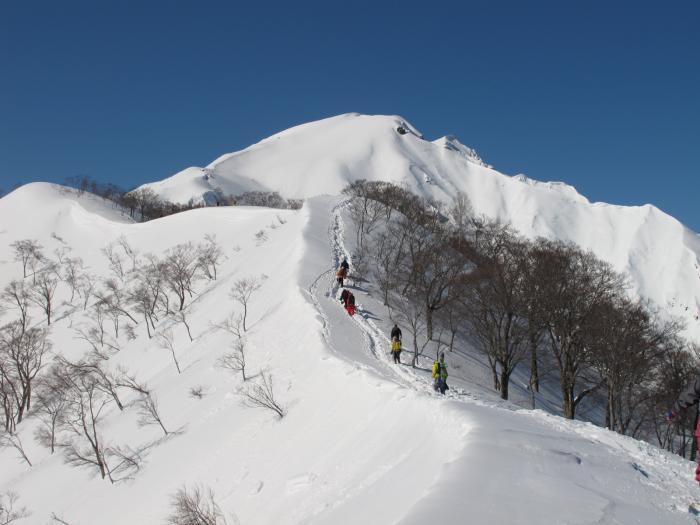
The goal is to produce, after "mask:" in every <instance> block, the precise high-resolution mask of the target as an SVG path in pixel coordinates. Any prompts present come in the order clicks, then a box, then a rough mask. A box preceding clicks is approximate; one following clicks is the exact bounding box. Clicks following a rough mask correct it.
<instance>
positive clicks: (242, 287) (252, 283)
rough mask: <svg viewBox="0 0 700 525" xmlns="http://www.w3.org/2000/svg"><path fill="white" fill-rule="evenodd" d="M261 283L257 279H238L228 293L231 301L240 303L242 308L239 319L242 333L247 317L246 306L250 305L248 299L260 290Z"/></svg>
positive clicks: (244, 329)
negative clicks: (241, 314)
mask: <svg viewBox="0 0 700 525" xmlns="http://www.w3.org/2000/svg"><path fill="white" fill-rule="evenodd" d="M261 286H262V283H261V282H260V279H259V278H257V277H246V278H244V279H238V280H237V281H236V282H235V283H233V288H231V291H230V292H229V295H230V296H231V298H232V299H234V300H235V301H237V302H238V303H240V305H241V306H242V307H243V316H242V318H241V320H242V324H243V331H244V332H245V331H246V330H247V328H246V318H247V317H248V304H249V303H250V298H251V296H252V295H253V293H255V292H256V291H257V290H259V289H260V287H261Z"/></svg>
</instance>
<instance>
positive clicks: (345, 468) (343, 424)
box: [0, 184, 700, 525]
mask: <svg viewBox="0 0 700 525" xmlns="http://www.w3.org/2000/svg"><path fill="white" fill-rule="evenodd" d="M341 211H342V200H341V199H338V198H330V197H322V198H314V199H311V200H309V201H308V202H307V203H306V205H305V206H304V208H303V209H302V210H300V211H297V212H292V211H280V210H269V209H261V208H206V209H198V210H193V211H190V212H186V213H182V214H178V215H174V216H170V217H166V218H164V219H159V220H155V221H151V222H148V223H144V224H132V223H129V221H127V220H125V219H123V218H121V217H119V216H118V215H116V214H114V213H113V211H112V210H111V209H110V208H109V207H108V206H105V205H104V204H101V203H100V201H99V200H96V199H92V198H87V197H85V196H84V197H80V198H78V197H76V196H75V195H72V194H63V193H61V192H60V191H59V189H58V188H57V187H55V186H51V185H45V184H33V185H28V186H25V187H23V188H21V189H20V190H17V191H15V192H13V193H12V194H10V195H8V196H6V197H4V198H3V199H0V224H3V225H5V226H4V227H5V229H4V231H3V232H2V234H1V236H0V239H2V241H1V242H0V259H2V260H3V261H4V263H3V266H2V272H1V273H0V286H4V285H5V284H6V283H7V282H8V281H9V280H10V279H12V278H19V277H20V276H21V274H20V272H21V270H20V268H19V264H18V263H15V262H13V261H11V259H12V257H11V250H10V247H9V244H10V243H11V242H13V241H14V240H16V239H21V238H27V237H29V238H36V239H38V240H39V241H40V242H41V243H42V244H43V245H44V247H45V248H46V251H47V252H49V253H50V252H51V250H52V249H54V248H60V247H64V246H66V245H69V246H71V248H72V251H73V253H74V254H75V255H79V256H81V257H83V259H85V261H86V262H87V264H89V265H90V269H91V271H92V272H94V273H96V274H99V275H102V276H106V275H107V273H108V270H107V267H106V264H105V261H104V258H103V257H102V256H101V254H100V249H101V248H102V247H104V246H105V245H106V244H107V243H109V242H110V241H113V240H115V239H117V238H118V237H119V236H122V235H123V236H124V237H125V238H126V239H128V241H129V242H130V243H131V244H132V246H134V247H135V248H137V249H138V250H140V251H141V253H147V252H152V253H161V252H162V251H163V250H164V249H166V248H168V247H170V246H172V245H174V244H176V243H179V242H186V241H192V242H199V241H200V240H201V238H202V237H203V235H204V234H205V233H210V234H215V235H216V236H217V239H218V240H219V241H220V242H221V244H222V246H223V247H224V248H225V253H226V254H227V256H228V257H229V258H228V260H227V261H226V262H225V264H224V265H223V266H222V268H221V270H220V273H219V278H218V280H217V281H213V282H210V281H202V282H200V283H198V285H197V287H196V288H197V295H196V298H195V300H194V301H193V303H192V306H191V307H190V310H189V311H188V318H189V320H190V323H191V325H192V331H193V335H194V341H193V342H190V341H189V339H188V338H187V336H186V334H185V332H184V328H183V327H182V326H181V325H176V326H174V330H175V334H176V336H177V338H176V351H177V354H178V359H179V360H180V362H181V364H182V368H183V370H182V373H181V374H178V373H177V371H176V370H175V367H174V366H173V364H172V361H171V360H170V357H169V356H168V353H167V351H165V350H163V349H161V348H159V347H158V346H157V345H156V344H155V343H154V342H153V341H152V340H149V339H148V338H147V336H146V334H145V328H144V326H143V323H140V324H139V325H138V326H137V327H136V333H137V335H138V337H137V339H136V340H134V341H127V340H126V339H125V338H124V337H123V336H122V338H121V339H120V344H121V347H122V349H121V351H120V352H119V353H118V354H116V356H114V357H113V358H111V359H110V361H109V364H110V366H115V367H116V366H117V365H121V366H124V367H126V368H128V369H129V370H131V371H133V372H135V373H136V374H137V375H138V378H139V379H140V380H141V381H145V382H147V383H148V385H149V387H150V388H151V389H152V390H153V392H154V394H155V396H156V397H157V399H158V401H159V406H160V410H161V413H162V416H163V420H164V422H165V424H166V426H167V427H168V428H169V429H170V430H171V431H174V432H172V434H171V435H170V436H169V437H168V438H166V439H161V438H160V434H159V430H158V429H157V428H153V427H146V428H139V427H138V426H137V425H136V419H137V416H136V414H135V410H134V408H133V407H127V408H126V410H125V411H124V412H119V411H118V410H117V409H116V408H115V407H112V409H111V410H110V412H109V414H108V415H107V417H106V419H105V424H104V426H103V428H102V433H103V435H104V436H105V438H106V440H107V441H109V442H111V443H114V444H129V445H131V446H132V447H136V446H138V445H140V444H143V443H151V442H153V443H155V445H154V446H153V447H152V448H151V449H150V451H149V452H148V453H147V455H146V457H145V463H144V465H143V467H142V469H141V471H140V472H139V473H138V474H137V475H136V476H135V478H134V479H133V480H131V481H126V482H122V483H119V484H116V485H110V484H109V483H108V482H106V481H103V480H101V479H100V478H99V477H95V476H93V475H92V474H91V473H89V472H87V471H84V470H78V469H75V468H71V467H68V466H67V465H65V464H64V463H63V462H62V461H61V458H60V457H59V455H58V454H57V455H56V456H51V455H50V454H48V453H47V451H46V450H44V449H40V448H39V447H38V446H37V445H36V444H35V443H34V442H33V441H32V437H31V436H32V431H33V426H34V425H35V424H36V423H35V422H34V421H32V420H28V421H26V422H23V423H22V424H21V427H20V432H19V434H20V436H21V438H22V440H23V442H24V443H25V445H26V448H27V451H28V454H29V456H30V458H31V459H32V461H33V464H34V466H33V467H32V468H31V469H30V468H29V467H28V466H27V465H26V464H24V463H22V462H21V461H19V460H17V458H16V455H15V454H14V453H13V451H11V450H0V492H2V491H4V490H5V489H8V488H11V489H12V490H14V491H16V492H17V493H19V495H20V497H21V500H20V501H21V503H22V504H24V505H26V506H27V507H28V508H29V509H30V510H31V511H32V515H31V517H30V518H28V519H26V520H24V521H23V522H18V523H31V524H41V525H43V524H46V523H50V522H51V521H50V515H51V513H56V514H57V515H58V516H60V517H61V518H62V519H63V520H65V521H66V522H68V523H70V524H71V525H87V524H90V525H91V524H95V523H99V524H100V525H111V524H115V525H116V524H126V523H128V524H130V525H140V524H143V525H152V524H156V523H163V520H164V518H165V516H166V515H167V513H168V503H169V497H170V495H171V494H172V493H173V492H174V491H175V490H176V489H177V488H179V487H181V486H182V485H183V484H188V485H190V486H192V485H193V484H195V483H201V484H204V485H207V486H210V487H211V488H212V489H214V491H215V494H216V499H217V501H218V502H219V504H220V505H221V507H222V509H223V510H224V511H225V512H226V513H227V515H228V516H229V522H230V523H241V524H302V523H303V524H346V523H347V524H358V523H363V524H370V525H372V524H382V525H384V524H391V523H402V524H419V523H420V524H423V523H432V522H437V523H467V522H468V523H478V524H484V525H488V524H500V523H511V524H522V525H536V524H537V525H540V524H543V523H548V524H549V523H551V524H590V523H601V524H620V523H624V524H631V523H635V524H642V525H658V524H661V523H663V524H669V525H673V524H685V523H694V518H692V517H691V516H690V515H689V514H688V513H687V506H688V503H689V502H691V501H694V500H696V499H697V498H698V496H700V494H699V493H698V489H697V488H696V487H695V486H694V484H692V482H691V479H692V470H693V465H692V464H691V463H690V462H687V461H684V460H682V459H681V458H679V457H677V456H674V455H671V454H668V453H665V452H663V451H660V450H658V449H655V448H654V447H652V446H650V445H647V444H644V443H640V442H637V441H635V440H632V439H629V438H626V437H623V436H619V435H617V434H614V433H610V432H607V431H605V430H602V429H600V428H597V427H594V426H592V425H589V424H586V423H581V422H569V421H564V420H562V419H560V418H558V417H556V416H551V415H548V414H545V413H543V412H539V411H534V412H532V411H525V410H519V409H518V408H517V407H515V406H514V405H511V404H503V403H500V402H498V401H497V400H495V399H494V397H493V396H489V395H484V394H482V393H480V390H479V389H478V388H476V387H475V388H473V389H472V390H465V389H455V390H453V391H451V394H450V396H448V398H446V399H445V398H441V397H438V396H436V395H435V394H433V393H432V391H431V390H430V389H429V388H427V380H426V379H425V376H424V375H421V373H422V372H421V371H417V372H414V371H413V370H411V369H410V368H408V367H401V366H394V365H390V364H389V363H388V357H387V355H386V349H387V340H386V335H385V330H384V328H383V327H384V326H385V325H386V323H387V322H388V319H386V312H382V311H380V310H379V309H375V308H373V310H374V311H373V312H370V311H369V310H368V309H367V307H366V306H367V305H369V304H370V300H371V297H370V296H368V295H366V294H363V293H362V291H360V290H358V299H359V314H358V316H356V317H355V318H350V317H348V316H347V314H346V313H345V312H344V311H343V310H342V309H341V308H340V306H339V304H338V303H337V302H336V300H335V298H334V294H335V293H336V289H335V288H334V282H333V281H334V279H333V274H332V271H329V270H330V269H331V268H333V267H334V266H335V265H336V263H337V259H338V257H340V256H342V255H343V254H344V253H346V250H347V248H346V247H345V244H344V242H345V241H344V237H343V230H344V224H343V217H342V213H340V212H341ZM260 230H263V231H264V232H265V234H266V240H260V239H259V238H257V237H256V236H255V232H258V231H260ZM61 239H62V241H61ZM64 243H65V244H64ZM249 275H256V276H261V275H264V276H266V277H265V278H264V279H263V283H264V284H263V286H262V288H261V289H260V291H259V292H257V293H256V295H254V297H253V299H252V301H251V305H250V318H249V319H250V329H249V332H248V335H247V344H248V348H249V354H248V356H249V357H248V359H249V370H250V371H251V372H252V373H258V372H259V371H260V370H262V369H267V370H268V371H270V373H271V374H272V376H273V378H274V386H275V391H276V393H277V396H278V398H279V399H280V400H281V401H282V402H283V403H284V405H285V406H286V408H287V410H288V415H287V416H286V417H285V418H284V419H282V420H278V419H277V418H276V417H275V416H273V415H272V414H270V413H269V412H265V411H259V410H255V409H252V408H249V407H246V406H244V405H243V404H242V402H241V398H240V395H239V392H240V389H241V388H242V386H243V385H242V381H241V379H240V377H238V376H236V375H232V374H230V373H228V372H226V371H225V370H222V369H220V368H219V367H217V366H216V364H215V363H216V360H217V358H218V357H219V356H220V355H221V354H223V353H224V352H225V351H226V350H227V348H228V345H229V343H230V340H229V337H228V336H227V335H226V334H225V333H222V332H221V331H218V330H215V329H213V327H212V325H211V322H216V321H219V320H221V319H223V318H225V317H226V316H227V315H228V313H230V312H231V311H232V310H236V309H237V306H236V305H234V304H233V303H232V301H231V299H230V298H229V295H228V290H229V289H230V287H231V284H232V282H233V281H234V280H235V279H238V278H240V277H245V276H249ZM66 292H67V290H65V289H64V288H61V289H60V290H59V294H60V296H61V299H62V300H65V299H66V296H67V293H66ZM363 305H364V306H363ZM31 314H32V317H33V318H34V320H35V321H36V322H41V319H42V317H41V315H40V312H39V310H38V309H33V310H32V312H31ZM9 317H10V314H6V316H5V318H4V319H3V321H6V320H9ZM56 318H57V319H59V320H57V321H56V322H55V323H53V324H52V329H51V338H52V340H53V342H54V351H55V352H57V353H63V354H66V355H67V356H69V357H71V358H77V357H78V356H79V355H80V354H81V353H82V352H84V351H86V350H87V348H85V347H84V346H83V345H81V343H80V342H79V341H76V340H75V339H74V333H73V328H74V327H76V326H79V325H80V323H82V322H84V318H83V313H82V311H81V309H80V308H77V309H76V308H73V307H71V306H70V305H68V304H62V305H61V306H60V307H59V308H58V311H57V315H56ZM170 323H171V321H170V320H168V319H163V320H161V321H160V324H159V325H158V329H159V330H160V329H163V328H164V327H165V326H168V325H169V324H170ZM450 359H451V360H452V359H456V357H455V358H453V357H452V356H451V357H450ZM457 364H458V363H456V362H454V361H451V363H450V366H453V365H454V366H455V367H456V366H457ZM461 364H462V365H464V364H465V363H461ZM256 380H259V378H258V379H253V381H256ZM196 386H201V387H203V391H204V394H205V395H204V398H203V399H201V400H199V399H196V398H193V397H192V396H190V395H189V389H190V388H191V387H196ZM126 401H127V404H128V402H129V401H130V399H126Z"/></svg>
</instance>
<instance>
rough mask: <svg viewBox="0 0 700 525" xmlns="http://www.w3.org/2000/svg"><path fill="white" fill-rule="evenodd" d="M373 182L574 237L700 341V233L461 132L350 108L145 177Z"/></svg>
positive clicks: (292, 187)
mask: <svg viewBox="0 0 700 525" xmlns="http://www.w3.org/2000/svg"><path fill="white" fill-rule="evenodd" d="M360 179H366V180H370V181H373V180H381V181H388V182H393V183H396V184H400V185H404V186H407V187H408V188H409V189H411V190H412V191H414V192H415V193H418V194H419V195H422V196H425V197H431V198H434V199H437V200H440V201H443V202H446V203H449V202H450V201H451V200H452V199H453V198H454V196H455V195H456V194H457V193H458V192H461V193H464V194H466V195H467V196H468V197H469V199H470V200H471V203H472V205H473V207H474V211H475V213H477V214H483V215H486V216H488V217H491V218H494V219H499V220H501V221H503V222H508V223H511V224H512V225H513V226H514V227H515V228H516V229H518V230H519V231H520V232H521V233H522V234H523V235H525V236H527V237H530V238H535V237H538V236H542V237H547V238H550V239H561V240H564V241H572V242H575V243H577V244H578V245H580V246H582V247H583V248H585V249H589V250H591V251H593V252H594V253H595V254H596V255H597V256H598V257H600V258H602V259H604V260H606V261H608V262H610V263H611V264H612V265H613V266H614V267H615V269H616V270H618V271H621V272H625V273H627V274H629V275H630V277H631V284H632V291H633V293H636V294H638V295H640V296H643V297H647V298H649V299H651V300H653V301H654V302H655V303H657V304H658V305H659V306H660V307H661V308H663V309H665V310H666V311H668V312H669V313H670V314H672V315H676V316H678V317H680V318H681V319H683V320H684V321H685V322H686V324H687V327H688V335H689V336H691V337H693V338H695V339H696V340H698V339H700V320H698V316H699V315H700V270H699V268H700V263H699V262H698V259H699V254H700V238H699V237H698V235H697V234H696V233H694V232H692V231H690V230H689V229H688V228H686V227H685V226H684V225H682V224H681V223H680V222H679V221H677V220H676V219H674V218H673V217H671V216H669V215H667V214H666V213H664V212H662V211H661V210H659V209H658V208H656V207H654V206H651V205H644V206H615V205H610V204H605V203H591V202H590V201H589V200H588V199H586V197H584V196H583V195H581V194H579V193H578V192H577V191H576V189H575V188H574V187H572V186H570V185H568V184H565V183H562V182H539V181H536V180H533V179H531V178H528V177H526V176H524V175H515V176H508V175H504V174H502V173H499V172H498V171H496V170H495V169H493V168H492V167H491V166H489V165H487V164H486V163H485V162H484V161H483V160H482V159H481V157H480V156H479V155H478V154H477V153H476V152H475V151H474V150H473V149H471V148H469V147H467V146H465V145H463V144H462V143H461V142H460V141H459V140H457V139H456V138H455V137H453V136H450V135H448V136H445V137H442V138H439V139H437V140H435V141H433V142H430V141H428V140H425V139H424V138H423V135H422V134H421V133H420V131H418V129H417V128H416V127H415V126H413V125H412V124H410V123H409V122H408V121H407V120H406V119H404V118H402V117H400V116H384V115H375V116H369V115H360V114H357V113H349V114H345V115H340V116H336V117H331V118H327V119H323V120H319V121H316V122H311V123H308V124H302V125H300V126H296V127H293V128H291V129H288V130H286V131H282V132H280V133H277V134H275V135H272V136H271V137H269V138H266V139H264V140H262V141H260V142H258V143H257V144H254V145H252V146H250V147H248V148H246V149H244V150H242V151H238V152H235V153H229V154H226V155H223V156H221V157H219V158H218V159H216V160H215V161H214V162H212V163H211V164H209V165H208V166H207V167H205V168H187V169H185V170H184V171H181V172H180V173H177V174H176V175H173V176H172V177H169V178H167V179H165V180H163V181H160V182H156V183H152V184H146V185H145V186H142V187H143V188H150V189H151V190H153V191H155V192H156V193H157V194H158V195H159V196H160V197H162V198H164V199H167V200H170V201H173V202H179V203H186V202H188V201H190V200H191V199H192V200H194V201H195V202H196V201H199V202H207V203H212V202H214V201H215V194H216V190H221V191H222V192H223V193H224V194H231V195H236V194H240V193H243V192H246V191H253V190H258V191H277V192H279V193H280V194H281V195H282V196H283V197H286V198H310V197H313V196H316V195H321V194H331V195H337V194H339V193H340V192H341V191H342V189H343V188H344V187H345V186H347V185H348V184H349V183H350V182H353V181H356V180H360Z"/></svg>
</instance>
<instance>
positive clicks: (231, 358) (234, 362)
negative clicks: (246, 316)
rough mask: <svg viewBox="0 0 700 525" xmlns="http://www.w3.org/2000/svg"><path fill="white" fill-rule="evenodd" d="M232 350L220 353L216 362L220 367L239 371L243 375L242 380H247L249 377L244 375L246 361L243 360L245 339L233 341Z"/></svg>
mask: <svg viewBox="0 0 700 525" xmlns="http://www.w3.org/2000/svg"><path fill="white" fill-rule="evenodd" d="M233 347H234V351H233V352H229V353H227V354H224V355H222V356H221V357H220V358H219V359H218V361H217V364H218V365H219V366H220V367H221V368H226V369H228V370H231V371H233V372H240V373H241V376H242V377H243V381H244V382H245V381H247V380H248V379H249V378H248V377H246V375H245V370H246V368H245V367H246V362H245V341H244V340H243V339H238V340H237V341H236V342H235V343H233Z"/></svg>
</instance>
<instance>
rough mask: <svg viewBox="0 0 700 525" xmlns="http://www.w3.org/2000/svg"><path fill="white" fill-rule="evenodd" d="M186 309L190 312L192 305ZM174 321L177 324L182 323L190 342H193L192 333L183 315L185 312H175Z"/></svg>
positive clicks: (185, 316)
mask: <svg viewBox="0 0 700 525" xmlns="http://www.w3.org/2000/svg"><path fill="white" fill-rule="evenodd" d="M188 309H189V310H190V311H191V310H192V305H190V306H189V308H188ZM175 320H177V322H178V323H182V324H183V325H184V326H185V328H186V329H187V335H188V336H189V338H190V342H192V341H194V338H193V337H192V331H191V330H190V324H189V323H188V322H187V315H186V314H185V310H181V311H179V312H177V313H176V314H175Z"/></svg>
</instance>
